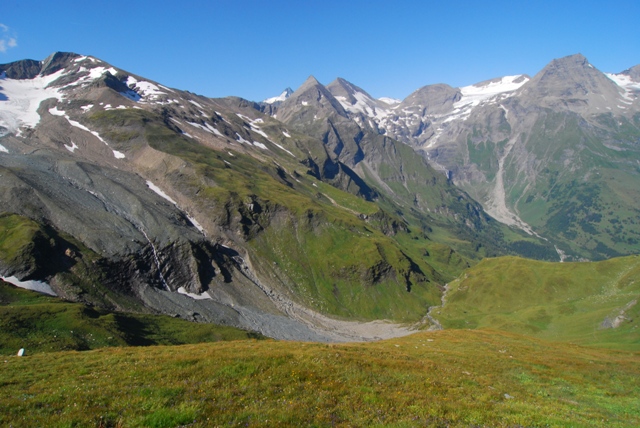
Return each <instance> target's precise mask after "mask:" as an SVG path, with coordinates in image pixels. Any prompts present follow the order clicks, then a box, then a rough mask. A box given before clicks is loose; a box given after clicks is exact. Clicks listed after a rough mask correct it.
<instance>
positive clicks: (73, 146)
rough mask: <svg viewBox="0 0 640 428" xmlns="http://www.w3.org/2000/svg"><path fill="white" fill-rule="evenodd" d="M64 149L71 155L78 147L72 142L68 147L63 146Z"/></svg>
mask: <svg viewBox="0 0 640 428" xmlns="http://www.w3.org/2000/svg"><path fill="white" fill-rule="evenodd" d="M64 148H65V149H67V150H69V151H70V152H71V153H73V152H75V151H76V149H77V148H78V146H77V145H76V143H74V142H73V141H72V142H71V145H70V146H69V145H67V144H65V145H64Z"/></svg>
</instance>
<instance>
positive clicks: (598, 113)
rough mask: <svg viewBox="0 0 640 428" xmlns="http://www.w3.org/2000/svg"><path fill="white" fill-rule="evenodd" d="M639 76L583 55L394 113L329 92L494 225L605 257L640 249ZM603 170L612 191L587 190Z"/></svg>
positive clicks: (343, 84)
mask: <svg viewBox="0 0 640 428" xmlns="http://www.w3.org/2000/svg"><path fill="white" fill-rule="evenodd" d="M639 67H640V66H635V67H632V68H630V69H628V70H626V71H624V72H622V73H619V74H610V73H609V74H606V73H602V72H601V71H599V70H598V69H597V68H596V67H595V66H593V65H592V64H591V63H589V61H588V60H587V59H586V58H585V57H584V56H583V55H580V54H577V55H571V56H568V57H565V58H560V59H556V60H553V61H551V62H550V63H549V64H548V65H547V66H546V67H545V68H544V69H543V70H541V71H540V72H539V73H537V74H536V75H535V76H534V77H532V78H531V77H529V76H526V75H516V76H505V77H502V78H496V79H492V80H488V81H484V82H480V83H477V84H474V85H470V86H466V87H462V88H453V87H450V86H448V85H445V84H437V85H428V86H425V87H422V88H420V89H418V90H416V91H415V92H414V93H412V94H411V95H409V96H408V97H407V98H406V99H404V100H403V101H401V102H400V103H398V104H393V105H389V104H386V103H384V102H381V101H379V100H375V99H373V97H371V96H370V95H368V94H367V93H366V92H365V91H364V90H362V89H361V88H359V87H357V86H356V85H354V84H351V83H349V82H347V81H345V80H344V79H337V80H336V81H334V82H332V83H331V84H330V85H327V87H326V88H327V89H328V90H329V91H330V92H332V93H334V95H335V96H336V99H337V100H339V102H340V103H341V105H342V107H343V109H344V110H345V111H346V117H347V118H348V119H350V120H351V121H352V122H353V123H354V124H356V125H357V126H361V127H364V128H368V129H370V130H372V131H373V132H376V133H378V134H379V135H383V136H386V137H390V138H392V139H394V140H397V141H400V142H403V143H405V144H407V145H409V146H411V147H413V148H415V149H416V150H417V151H418V152H421V153H422V154H423V155H424V157H425V158H426V159H427V160H428V161H429V163H430V165H431V166H433V167H434V168H436V169H438V170H440V171H442V172H443V173H445V174H446V175H447V176H448V177H450V178H451V179H452V181H453V182H454V183H455V184H457V185H459V186H460V187H462V188H463V189H465V190H466V191H467V192H469V194H470V195H471V196H473V197H474V198H475V199H476V200H478V201H479V202H481V204H482V205H483V207H484V209H485V210H486V211H487V212H488V213H490V214H491V215H492V216H493V217H494V218H496V219H498V220H500V221H501V222H503V223H505V224H508V225H511V226H514V227H518V228H520V229H522V230H524V231H526V232H527V233H530V234H532V235H537V236H542V237H544V238H545V239H546V240H547V241H548V242H550V243H553V244H554V245H555V246H556V248H557V249H558V251H559V254H561V255H563V256H562V257H565V256H566V255H567V254H569V255H570V256H572V257H573V258H576V259H581V258H592V259H600V258H606V257H611V256H615V255H620V254H631V253H634V252H637V250H639V249H640V247H639V246H638V239H637V238H638V236H635V235H637V234H638V233H640V231H639V230H637V229H636V227H635V226H634V223H635V221H634V216H635V215H636V214H634V213H636V212H637V209H638V206H637V203H636V202H634V201H635V198H631V195H635V190H633V189H634V188H635V185H632V184H631V183H637V181H638V176H637V171H635V168H636V167H635V166H634V165H637V162H639V161H640V159H638V158H637V149H636V148H637V142H638V137H639V136H640V104H639V101H638V95H639V94H640V78H639V77H638V69H639ZM281 108H283V109H286V108H287V106H286V104H285V105H282V106H281ZM278 114H279V113H278V111H276V112H275V115H276V117H277V116H278ZM342 116H344V114H342ZM287 120H289V118H288V117H285V122H286V121H287ZM305 126H310V125H305ZM300 129H301V130H302V128H300ZM632 159H633V160H632ZM595 166H602V167H605V169H606V174H605V175H606V177H607V178H606V179H604V182H605V183H599V182H598V183H597V184H594V183H593V182H592V180H590V177H591V178H593V177H594V176H596V177H597V176H598V174H600V176H601V177H602V174H603V171H597V170H595V169H594V167H595ZM616 182H617V183H616ZM560 183H562V185H561V186H558V184H560ZM576 187H580V188H581V189H582V190H580V191H579V192H578V198H579V199H580V198H582V199H585V197H584V196H580V195H581V194H582V192H586V193H588V194H590V195H591V194H593V195H594V196H595V199H594V198H593V197H592V196H589V197H588V198H587V199H585V200H584V201H580V200H576V201H573V202H572V203H570V204H568V205H567V204H564V202H563V201H562V198H564V197H566V192H569V193H572V194H575V188H576ZM559 188H562V189H564V190H560V189H559ZM569 188H572V189H574V190H571V191H569ZM559 190H560V193H557V192H558V191H559ZM554 192H556V193H557V194H554ZM613 195H621V197H620V198H617V199H616V198H615V197H613ZM596 200H597V201H596ZM602 211H605V213H604V214H603V213H602ZM561 217H564V218H565V219H566V220H564V221H561V220H560V219H561ZM602 218H604V219H605V220H604V221H601V219H602ZM585 219H586V223H588V224H586V225H585V221H584V220H585ZM590 219H594V220H593V221H592V220H590ZM595 220H597V221H595ZM620 224H624V225H625V226H624V227H623V228H622V229H621V228H620V227H619V225H620ZM585 228H586V229H585ZM576 241H577V242H576Z"/></svg>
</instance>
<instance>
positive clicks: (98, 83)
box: [0, 52, 179, 135]
mask: <svg viewBox="0 0 640 428" xmlns="http://www.w3.org/2000/svg"><path fill="white" fill-rule="evenodd" d="M105 86H106V87H109V88H111V89H113V90H115V91H116V92H118V93H120V95H122V96H123V97H125V98H126V99H128V100H129V101H134V102H136V103H148V104H169V103H178V102H179V101H178V100H177V99H175V97H174V95H173V94H172V93H174V91H173V90H172V89H169V88H167V87H164V86H162V85H160V84H156V83H152V82H150V81H146V80H143V79H141V78H139V77H134V76H132V75H129V74H128V73H126V72H124V71H122V70H119V69H116V68H114V67H112V66H111V65H109V64H107V63H105V62H103V61H100V60H99V59H96V58H93V57H90V56H82V55H78V54H74V53H66V52H56V53H54V54H52V55H50V56H49V57H47V58H46V59H45V60H43V61H34V60H22V61H16V62H13V63H9V64H0V134H2V133H4V134H6V133H11V134H16V135H21V128H22V127H29V128H33V127H35V126H36V125H38V123H39V122H40V114H39V113H38V108H39V106H40V103H41V102H42V101H44V100H46V99H50V98H55V99H57V100H58V101H63V100H65V99H67V97H69V96H72V95H71V94H73V93H74V92H75V91H76V90H77V89H83V90H85V89H88V88H90V87H95V88H100V87H105ZM123 104H127V101H126V100H124V99H123ZM128 104H129V107H132V105H131V104H130V103H128ZM101 106H102V108H104V109H105V110H109V109H112V108H127V106H125V105H119V106H116V105H114V107H111V105H110V104H108V103H104V105H102V104H101ZM92 107H93V106H92ZM95 108H100V107H99V106H98V105H96V106H95Z"/></svg>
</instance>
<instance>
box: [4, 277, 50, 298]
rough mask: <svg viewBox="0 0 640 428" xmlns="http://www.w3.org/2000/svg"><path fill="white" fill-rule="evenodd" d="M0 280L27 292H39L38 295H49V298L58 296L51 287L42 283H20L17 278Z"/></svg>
mask: <svg viewBox="0 0 640 428" xmlns="http://www.w3.org/2000/svg"><path fill="white" fill-rule="evenodd" d="M0 279H2V280H3V281H6V282H8V283H9V284H13V285H15V286H16V287H20V288H25V289H27V290H32V291H37V292H38V293H42V294H48V295H49V296H57V294H56V292H55V291H53V289H52V288H51V286H50V285H49V284H47V283H46V282H42V281H20V280H19V279H18V278H16V277H15V276H0Z"/></svg>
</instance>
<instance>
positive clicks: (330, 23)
mask: <svg viewBox="0 0 640 428" xmlns="http://www.w3.org/2000/svg"><path fill="white" fill-rule="evenodd" d="M639 22H640V1H638V0H621V1H616V2H605V1H604V0H599V1H592V0H583V1H562V0H555V1H548V0H543V1H536V2H530V1H518V0H514V1H490V0H485V1H462V0H449V1H427V0H423V1H403V0H396V1H391V0H388V1H378V0H368V1H361V0H351V1H350V0H339V1H336V0H322V1H315V0H309V1H305V0H262V1H257V0H256V1H242V0H213V1H190V0H182V1H163V0H158V1H136V0H129V1H121V0H110V1H94V0H84V1H68V0H59V1H53V0H40V1H34V0H0V24H1V25H0V63H7V62H11V61H16V60H19V59H25V58H30V59H38V60H40V59H44V58H45V57H47V56H48V55H49V54H51V53H52V52H55V51H71V52H76V53H81V54H87V55H92V56H95V57H98V58H100V59H103V60H105V61H107V62H109V63H111V64H112V65H114V66H116V67H119V68H122V69H125V70H127V71H130V72H132V73H135V74H139V75H141V76H144V77H147V78H149V79H152V80H156V81H158V82H160V83H162V84H164V85H166V86H170V87H175V88H179V89H186V90H189V91H191V92H195V93H198V94H201V95H206V96H210V97H222V96H227V95H237V96H241V97H243V98H247V99H250V100H255V101H260V100H262V99H264V98H267V97H270V96H274V95H278V94H279V93H280V92H281V91H282V90H283V89H284V88H286V87H287V86H290V87H292V88H293V89H296V88H297V87H298V86H299V85H300V84H302V82H304V80H305V79H306V78H307V77H308V76H309V75H314V76H315V77H316V78H317V79H318V80H319V81H320V82H322V83H324V84H328V83H330V82H331V81H332V80H333V79H335V78H336V77H343V78H345V79H347V80H349V81H350V82H352V83H354V84H356V85H358V86H360V87H362V88H363V89H365V90H366V91H368V92H369V93H370V94H371V95H373V96H374V97H381V96H390V97H395V98H400V99H402V98H404V97H406V96H407V95H409V94H410V93H411V92H413V91H414V90H416V89H418V88H420V87H422V86H424V85H428V84H433V83H448V84H450V85H452V86H464V85H469V84H472V83H476V82H479V81H482V80H486V79H490V78H493V77H498V76H503V75H509V74H520V73H527V74H530V75H533V74H535V73H537V72H538V71H539V70H540V69H542V68H543V67H544V66H545V65H546V64H547V63H548V62H549V61H551V60H552V59H554V58H559V57H562V56H565V55H570V54H574V53H578V52H580V53H582V54H583V55H585V56H586V57H587V58H588V59H589V61H590V62H591V63H592V64H593V65H595V66H596V67H597V68H598V69H600V70H602V71H607V72H620V71H622V70H624V69H626V68H628V67H631V66H633V65H636V64H639V63H640V25H639V24H638V23H639Z"/></svg>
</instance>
